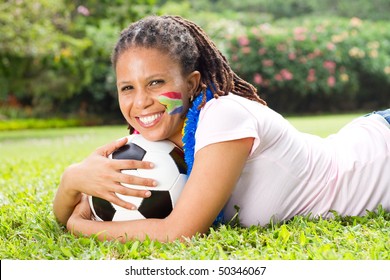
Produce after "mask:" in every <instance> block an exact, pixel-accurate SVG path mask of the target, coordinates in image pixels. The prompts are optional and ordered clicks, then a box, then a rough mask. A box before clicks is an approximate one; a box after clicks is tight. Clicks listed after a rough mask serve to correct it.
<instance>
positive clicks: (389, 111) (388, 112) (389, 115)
mask: <svg viewBox="0 0 390 280" xmlns="http://www.w3.org/2000/svg"><path fill="white" fill-rule="evenodd" d="M373 114H378V115H381V116H382V117H383V118H384V119H385V120H386V121H387V122H388V123H389V124H390V109H387V110H383V111H375V112H373Z"/></svg>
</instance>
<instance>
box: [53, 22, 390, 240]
mask: <svg viewBox="0 0 390 280" xmlns="http://www.w3.org/2000/svg"><path fill="white" fill-rule="evenodd" d="M112 63H113V66H114V69H115V71H116V76H117V88H118V96H119V104H120V109H121V112H122V114H123V116H124V117H125V119H126V121H127V122H128V123H129V127H130V131H131V132H133V131H134V130H136V131H138V132H139V133H140V134H142V135H143V136H144V137H145V138H146V139H148V140H152V141H157V140H162V139H169V140H171V141H172V142H174V143H175V144H176V145H178V146H179V147H183V148H184V151H185V158H186V162H187V165H188V169H189V178H188V182H187V184H186V186H185V188H184V191H183V193H182V194H181V196H180V198H179V200H178V203H177V205H176V207H175V208H174V210H173V211H172V213H171V214H170V215H169V216H168V217H167V218H165V219H147V220H140V221H126V222H97V221H93V220H91V210H90V208H89V205H88V202H87V199H86V195H93V196H97V197H101V198H103V199H106V200H108V201H110V202H112V203H115V204H117V205H119V206H122V207H125V208H128V209H134V206H133V205H131V204H130V203H127V202H125V201H123V200H121V199H119V198H118V197H117V196H116V194H115V193H119V194H123V195H132V196H139V197H145V198H147V197H149V196H150V195H151V194H150V192H148V191H140V190H134V189H129V188H126V187H124V186H122V185H121V183H128V184H138V185H145V186H156V185H157V182H154V181H153V180H151V179H145V178H139V177H134V176H130V175H126V174H122V173H121V172H120V171H121V170H122V169H131V168H145V169H147V168H153V163H150V162H139V161H132V160H121V161H115V160H110V159H108V158H107V156H108V155H109V154H110V153H112V152H113V151H114V150H116V149H118V148H119V147H121V146H123V145H124V144H126V139H120V140H118V141H115V142H113V143H110V144H107V145H105V146H103V147H101V148H99V149H97V150H96V151H95V152H94V153H93V154H91V155H90V156H89V157H87V158H86V159H85V160H84V161H82V162H81V163H78V164H75V165H72V166H70V167H69V168H67V169H66V170H65V172H64V174H63V176H62V179H61V183H60V186H59V188H58V191H57V194H56V197H55V199H54V213H55V215H56V217H57V219H58V221H59V222H61V223H63V224H66V225H67V228H68V230H70V231H71V232H73V233H74V234H85V235H91V234H96V233H99V238H100V239H102V240H106V239H119V240H120V241H122V242H126V241H127V240H129V239H134V238H137V239H141V240H142V239H144V238H145V237H146V236H148V237H149V238H151V239H157V240H160V241H171V240H175V239H178V238H182V237H190V236H193V235H194V234H196V233H198V232H200V233H205V232H206V231H207V230H208V229H209V227H210V225H211V224H212V222H213V221H214V220H215V219H216V218H217V216H218V214H219V213H221V210H223V211H222V213H223V218H222V219H223V220H225V221H226V220H229V219H230V218H231V217H232V216H234V214H236V209H237V207H236V206H238V208H239V219H240V222H241V223H242V225H244V226H249V225H265V224H267V223H269V222H270V221H271V220H288V219H290V218H291V217H293V216H294V215H308V214H311V215H312V216H322V217H325V218H327V217H331V211H332V210H335V211H337V212H338V213H340V214H341V215H364V214H365V211H366V210H375V209H376V208H377V206H378V205H379V204H381V205H382V206H383V207H384V208H385V209H387V210H390V172H389V171H390V124H389V117H388V116H387V120H386V118H385V117H386V116H385V114H386V113H387V114H389V115H390V110H388V111H383V112H380V113H374V114H370V115H369V116H365V117H361V118H359V119H357V120H355V121H353V122H352V123H350V124H349V125H347V126H346V127H344V128H343V129H342V130H341V131H340V132H339V133H337V134H335V135H333V136H330V137H328V138H326V139H322V138H319V137H316V136H311V135H307V134H303V133H300V132H298V131H297V130H295V129H294V128H293V127H292V126H291V125H290V124H289V123H288V122H287V121H286V120H285V119H284V118H283V117H282V116H280V115H279V114H277V113H276V112H274V111H273V110H272V109H270V108H269V107H267V105H266V103H265V102H264V101H263V100H262V99H260V98H259V97H258V95H257V93H256V90H255V88H254V87H253V86H252V85H251V84H249V83H247V82H246V81H244V80H242V79H241V78H240V77H238V76H237V75H236V74H235V73H234V72H233V71H232V70H231V69H230V67H229V65H228V63H227V60H226V59H225V57H224V56H223V55H222V54H221V53H220V51H219V50H218V49H217V48H216V47H215V45H214V44H213V43H212V42H211V41H210V39H209V38H208V36H207V35H206V34H205V33H204V31H203V30H202V29H201V28H200V27H198V26H197V25H195V24H194V23H192V22H190V21H187V20H185V19H183V18H180V17H173V16H162V17H157V16H151V17H147V18H145V19H143V20H140V21H138V22H136V23H134V24H132V25H130V26H129V27H128V28H127V29H125V30H124V31H123V32H122V33H121V35H120V38H119V41H118V42H117V44H116V47H115V49H114V52H113V55H112ZM172 104H175V105H174V106H173V105H172ZM183 127H184V129H183ZM182 131H184V135H183V134H182ZM210 178H212V180H210Z"/></svg>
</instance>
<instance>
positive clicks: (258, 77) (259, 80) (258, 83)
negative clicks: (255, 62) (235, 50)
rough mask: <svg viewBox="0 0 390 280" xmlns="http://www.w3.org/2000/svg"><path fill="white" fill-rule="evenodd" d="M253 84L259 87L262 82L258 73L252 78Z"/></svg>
mask: <svg viewBox="0 0 390 280" xmlns="http://www.w3.org/2000/svg"><path fill="white" fill-rule="evenodd" d="M253 82H254V83H255V84H257V85H261V83H262V82H263V77H262V76H261V75H260V74H259V73H256V74H255V75H254V76H253Z"/></svg>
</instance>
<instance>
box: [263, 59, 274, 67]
mask: <svg viewBox="0 0 390 280" xmlns="http://www.w3.org/2000/svg"><path fill="white" fill-rule="evenodd" d="M262 64H263V66H264V67H271V66H273V65H274V62H273V60H271V59H264V60H263V61H262Z"/></svg>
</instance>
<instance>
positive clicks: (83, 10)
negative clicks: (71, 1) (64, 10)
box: [77, 5, 90, 17]
mask: <svg viewBox="0 0 390 280" xmlns="http://www.w3.org/2000/svg"><path fill="white" fill-rule="evenodd" d="M77 12H78V13H79V14H81V15H83V16H86V17H87V16H89V15H90V13H89V10H88V8H87V7H85V6H83V5H80V6H78V7H77Z"/></svg>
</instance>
